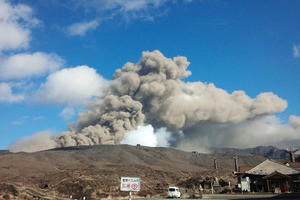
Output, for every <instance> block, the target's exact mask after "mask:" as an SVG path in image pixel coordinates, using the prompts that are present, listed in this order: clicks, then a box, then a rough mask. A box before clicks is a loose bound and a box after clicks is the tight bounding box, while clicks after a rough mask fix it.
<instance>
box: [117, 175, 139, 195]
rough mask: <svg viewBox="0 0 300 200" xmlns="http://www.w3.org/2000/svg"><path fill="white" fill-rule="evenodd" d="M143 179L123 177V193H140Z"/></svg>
mask: <svg viewBox="0 0 300 200" xmlns="http://www.w3.org/2000/svg"><path fill="white" fill-rule="evenodd" d="M140 189H141V178H139V177H121V191H137V192H138V191H140Z"/></svg>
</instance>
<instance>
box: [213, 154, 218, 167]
mask: <svg viewBox="0 0 300 200" xmlns="http://www.w3.org/2000/svg"><path fill="white" fill-rule="evenodd" d="M214 168H215V170H217V169H218V164H217V159H216V157H214Z"/></svg>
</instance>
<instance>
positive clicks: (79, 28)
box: [68, 20, 99, 36]
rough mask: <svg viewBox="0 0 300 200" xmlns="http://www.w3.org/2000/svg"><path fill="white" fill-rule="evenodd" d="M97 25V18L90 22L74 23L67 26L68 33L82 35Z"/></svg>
mask: <svg viewBox="0 0 300 200" xmlns="http://www.w3.org/2000/svg"><path fill="white" fill-rule="evenodd" d="M98 26H99V22H98V21H97V20H92V21H90V22H82V23H75V24H73V25H71V26H69V28H68V33H69V34H70V35H78V36H84V35H85V34H86V32H87V31H90V30H93V29H96V28H97V27H98Z"/></svg>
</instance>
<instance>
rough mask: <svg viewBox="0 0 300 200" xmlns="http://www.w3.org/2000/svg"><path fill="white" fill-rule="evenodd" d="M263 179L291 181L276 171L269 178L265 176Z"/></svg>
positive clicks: (288, 177)
mask: <svg viewBox="0 0 300 200" xmlns="http://www.w3.org/2000/svg"><path fill="white" fill-rule="evenodd" d="M263 179H291V177H290V176H288V175H284V174H281V173H279V172H277V171H275V172H273V173H271V174H269V175H267V176H264V177H263Z"/></svg>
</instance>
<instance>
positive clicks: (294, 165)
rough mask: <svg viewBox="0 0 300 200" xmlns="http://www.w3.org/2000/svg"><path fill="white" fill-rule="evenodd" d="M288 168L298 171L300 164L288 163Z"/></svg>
mask: <svg viewBox="0 0 300 200" xmlns="http://www.w3.org/2000/svg"><path fill="white" fill-rule="evenodd" d="M288 164H289V166H291V167H293V168H297V169H300V162H289V163H288Z"/></svg>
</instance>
